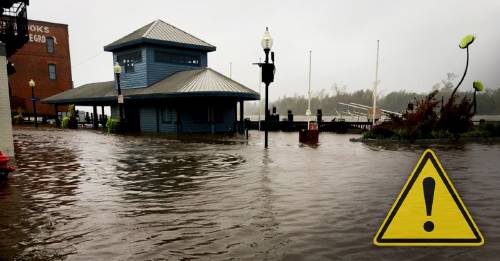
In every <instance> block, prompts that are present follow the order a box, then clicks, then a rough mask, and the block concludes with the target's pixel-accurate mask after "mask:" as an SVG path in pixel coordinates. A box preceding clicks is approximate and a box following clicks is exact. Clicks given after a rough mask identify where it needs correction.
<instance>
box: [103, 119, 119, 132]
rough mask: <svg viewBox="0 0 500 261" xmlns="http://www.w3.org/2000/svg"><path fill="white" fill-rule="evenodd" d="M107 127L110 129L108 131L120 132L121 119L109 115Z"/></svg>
mask: <svg viewBox="0 0 500 261" xmlns="http://www.w3.org/2000/svg"><path fill="white" fill-rule="evenodd" d="M106 129H107V130H108V133H118V132H119V131H120V121H119V120H118V119H114V118H112V117H109V118H108V121H107V122H106Z"/></svg>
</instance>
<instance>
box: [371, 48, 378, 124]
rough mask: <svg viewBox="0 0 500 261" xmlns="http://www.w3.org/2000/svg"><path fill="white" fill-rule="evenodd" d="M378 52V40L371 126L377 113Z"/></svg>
mask: <svg viewBox="0 0 500 261" xmlns="http://www.w3.org/2000/svg"><path fill="white" fill-rule="evenodd" d="M378 51H379V40H377V63H376V65H375V82H374V84H373V107H372V110H373V111H372V113H373V114H372V126H375V115H376V111H377V85H378Z"/></svg>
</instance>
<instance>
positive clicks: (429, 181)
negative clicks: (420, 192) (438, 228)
mask: <svg viewBox="0 0 500 261" xmlns="http://www.w3.org/2000/svg"><path fill="white" fill-rule="evenodd" d="M423 185H424V197H425V210H426V213H427V216H428V217H430V216H431V215H432V203H433V201H434V188H435V187H436V182H435V181H434V179H433V178H431V177H427V178H425V179H424V181H423ZM424 230H425V231H427V232H431V231H432V230H434V223H432V221H427V222H425V223H424Z"/></svg>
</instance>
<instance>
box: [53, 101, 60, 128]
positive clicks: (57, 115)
mask: <svg viewBox="0 0 500 261" xmlns="http://www.w3.org/2000/svg"><path fill="white" fill-rule="evenodd" d="M57 107H58V106H57V104H54V112H55V114H56V128H59V126H61V122H60V121H59V109H58V108H57Z"/></svg>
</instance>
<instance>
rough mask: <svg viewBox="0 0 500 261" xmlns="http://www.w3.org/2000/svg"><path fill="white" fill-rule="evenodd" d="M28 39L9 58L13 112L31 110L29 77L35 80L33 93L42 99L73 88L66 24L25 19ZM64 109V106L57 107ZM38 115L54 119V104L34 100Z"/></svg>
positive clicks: (26, 113)
mask: <svg viewBox="0 0 500 261" xmlns="http://www.w3.org/2000/svg"><path fill="white" fill-rule="evenodd" d="M28 30H29V41H28V42H27V43H26V44H25V45H24V46H23V47H22V48H20V49H19V50H17V52H15V53H14V54H13V55H12V56H11V57H9V61H10V62H11V63H13V64H14V68H15V70H16V72H15V73H14V74H11V75H10V76H9V94H10V95H9V96H10V107H11V110H12V113H16V112H17V110H18V109H21V110H22V111H23V115H30V114H31V113H32V112H33V106H32V101H31V88H30V87H29V85H28V82H29V80H30V79H33V80H35V82H36V87H35V96H36V97H37V98H38V99H39V100H42V99H45V98H47V97H50V96H52V95H54V94H57V93H60V92H63V91H66V90H68V89H71V88H72V87H73V80H72V78H71V61H70V54H69V41H68V25H66V24H57V23H50V22H43V21H34V20H30V21H28ZM60 109H61V110H65V108H64V107H61V108H60ZM37 113H38V115H39V116H47V117H50V118H53V117H54V115H55V111H54V107H53V106H50V105H48V104H42V103H40V102H39V101H38V102H37Z"/></svg>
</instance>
